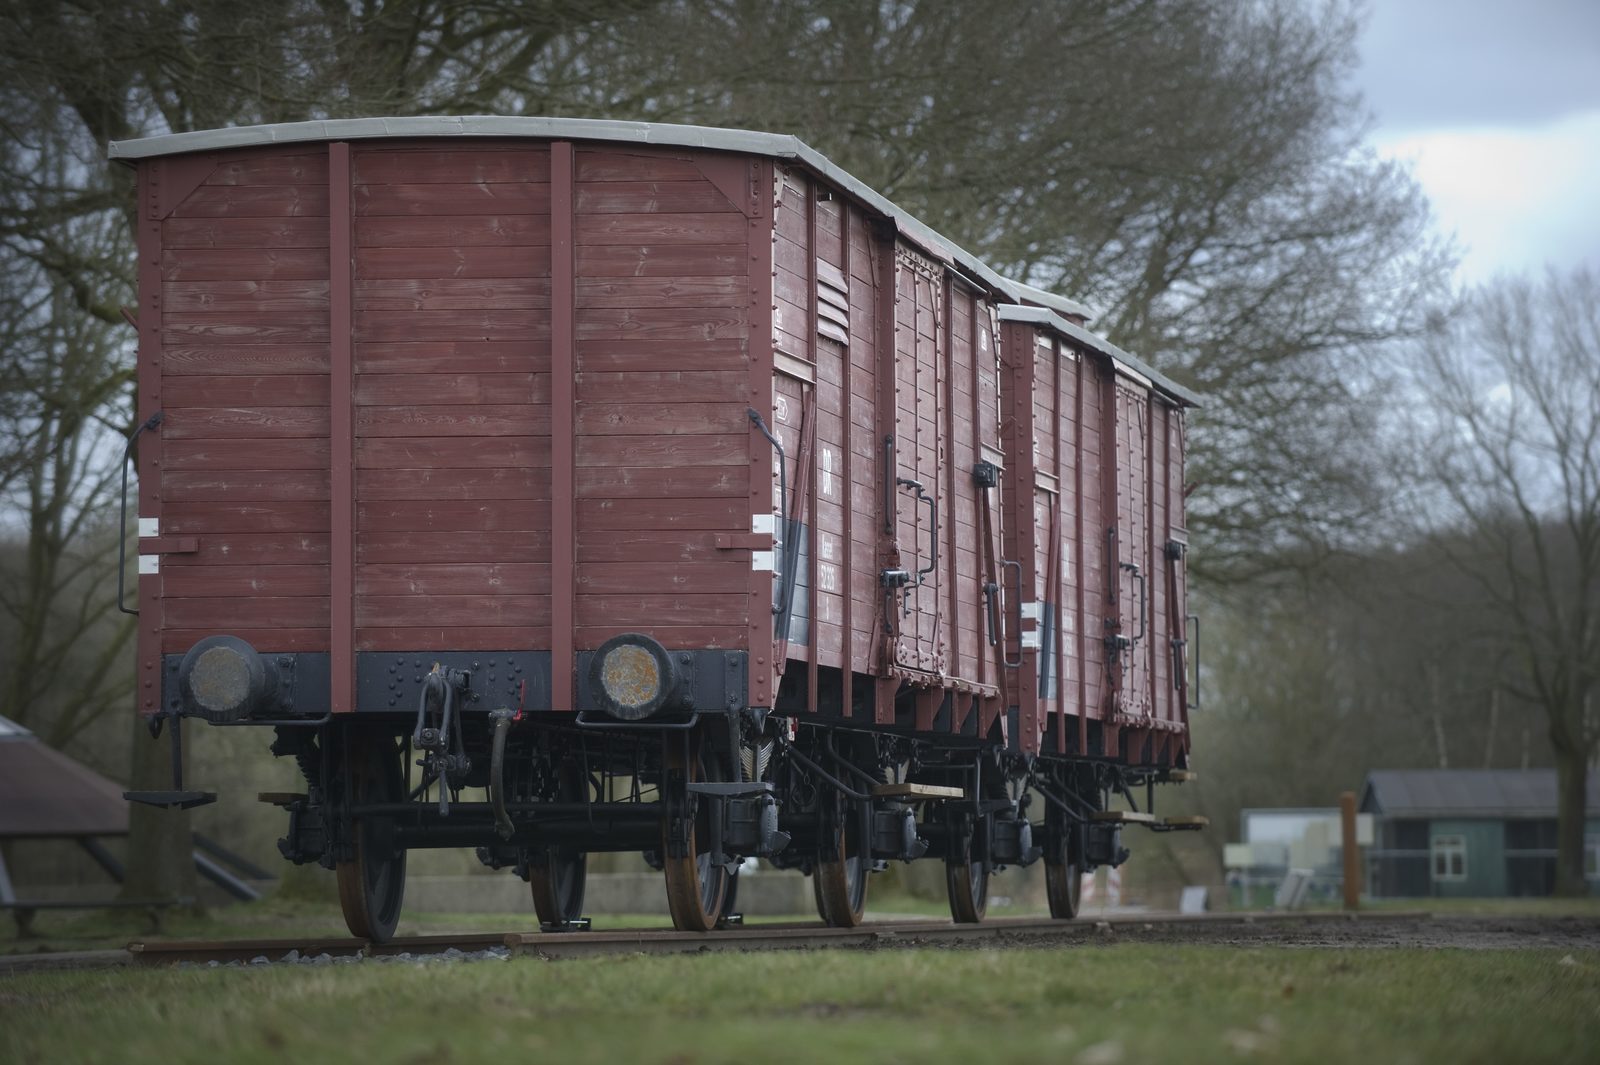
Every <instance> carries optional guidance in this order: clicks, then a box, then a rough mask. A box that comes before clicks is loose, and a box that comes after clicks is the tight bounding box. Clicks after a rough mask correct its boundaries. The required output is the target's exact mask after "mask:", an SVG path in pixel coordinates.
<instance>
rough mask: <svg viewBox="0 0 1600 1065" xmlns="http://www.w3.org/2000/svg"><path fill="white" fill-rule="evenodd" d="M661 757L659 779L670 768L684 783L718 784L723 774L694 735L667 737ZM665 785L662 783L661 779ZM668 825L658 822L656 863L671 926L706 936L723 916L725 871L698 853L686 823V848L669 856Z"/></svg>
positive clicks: (695, 833) (697, 836)
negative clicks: (663, 877) (677, 855)
mask: <svg viewBox="0 0 1600 1065" xmlns="http://www.w3.org/2000/svg"><path fill="white" fill-rule="evenodd" d="M665 744H666V745H665V748H664V750H663V754H662V768H663V770H664V772H663V774H662V776H663V778H665V776H666V775H667V774H668V773H671V772H672V771H673V770H679V771H681V772H683V774H684V779H685V780H688V781H695V780H701V779H711V780H718V779H721V777H722V776H723V774H722V773H721V772H720V771H719V770H718V767H717V760H716V757H715V755H713V754H710V753H709V752H707V751H706V750H705V749H704V743H703V742H702V739H701V737H700V736H699V734H697V733H694V734H691V735H690V736H689V737H687V742H685V738H684V737H683V736H682V735H680V734H679V733H673V732H669V733H667V735H666V741H665ZM662 783H663V786H665V783H666V781H665V779H663V781H662ZM670 832H671V825H670V824H669V823H668V820H667V819H666V818H665V817H663V818H662V820H661V865H662V871H663V872H664V873H665V874H666V880H667V908H668V909H669V910H670V911H671V912H672V926H673V927H674V928H676V929H678V930H679V931H681V932H709V931H711V930H712V929H713V928H715V927H716V926H717V921H718V920H720V919H721V917H722V910H723V904H724V902H725V901H726V898H727V893H728V880H729V876H728V871H727V870H726V869H724V868H723V867H722V866H720V865H717V864H715V863H713V862H712V860H711V852H710V851H709V850H705V849H702V847H701V833H700V830H699V827H698V825H696V824H695V823H694V819H691V822H690V825H689V845H688V848H687V853H686V854H685V855H684V856H683V857H681V858H674V857H672V848H671V846H670V845H669V838H668V836H669V833H670Z"/></svg>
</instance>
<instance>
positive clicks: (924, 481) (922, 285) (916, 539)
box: [885, 249, 947, 672]
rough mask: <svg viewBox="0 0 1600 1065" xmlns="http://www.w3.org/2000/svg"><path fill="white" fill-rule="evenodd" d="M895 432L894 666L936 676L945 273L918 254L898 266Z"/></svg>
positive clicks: (889, 501) (890, 501) (891, 488)
mask: <svg viewBox="0 0 1600 1065" xmlns="http://www.w3.org/2000/svg"><path fill="white" fill-rule="evenodd" d="M895 265H896V269H895V276H896V283H895V288H896V293H895V345H894V350H893V358H894V372H895V408H894V410H895V427H894V433H893V445H892V447H893V461H892V462H891V463H890V464H889V465H888V477H890V478H892V479H893V480H892V482H891V483H889V484H887V485H885V491H886V492H888V493H890V495H889V497H888V498H886V499H885V504H886V506H888V507H889V508H890V509H889V513H890V514H892V515H893V526H894V530H895V540H896V542H897V543H898V545H899V550H900V561H899V566H898V568H899V569H902V570H904V571H906V573H907V574H909V581H908V582H907V583H906V584H905V585H904V586H903V587H901V588H899V589H897V590H896V591H894V592H893V593H892V595H893V596H894V601H893V602H891V604H890V605H891V609H890V611H889V617H890V621H891V623H892V624H893V625H894V626H895V628H896V633H895V634H896V639H895V655H894V661H895V664H896V665H899V666H902V667H904V668H906V669H915V670H922V671H927V672H938V671H941V670H942V669H943V668H944V654H943V648H942V647H941V636H940V633H939V598H940V596H939V589H940V583H941V582H940V581H939V569H940V567H939V565H938V561H939V559H938V550H939V548H938V544H939V541H940V540H941V539H943V537H942V536H941V534H940V530H939V528H938V522H937V520H936V519H938V518H941V517H943V515H942V514H940V513H939V510H940V507H939V504H940V502H941V501H940V498H939V496H940V492H939V487H940V471H941V469H942V466H943V454H942V450H941V442H940V435H939V433H940V422H941V418H940V413H941V410H942V407H943V404H942V403H941V391H942V389H943V388H944V387H946V386H947V383H946V382H943V381H941V380H940V379H939V363H940V349H941V346H942V345H941V338H940V323H941V321H942V317H943V313H944V310H943V285H942V272H936V271H935V269H934V267H933V264H931V263H929V262H928V261H926V260H925V259H923V258H922V257H921V256H919V255H916V254H915V253H913V252H910V251H907V250H905V249H901V250H900V251H899V253H898V255H897V258H896V264H895Z"/></svg>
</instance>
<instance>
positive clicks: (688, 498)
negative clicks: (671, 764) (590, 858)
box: [573, 146, 769, 650]
mask: <svg viewBox="0 0 1600 1065" xmlns="http://www.w3.org/2000/svg"><path fill="white" fill-rule="evenodd" d="M704 162H705V159H704V157H702V156H697V155H695V154H693V153H683V154H672V153H664V152H650V151H641V152H632V151H627V150H620V149H612V148H590V147H583V146H579V148H578V150H577V152H576V158H575V178H576V181H575V203H574V208H573V209H574V218H573V232H574V245H575V259H576V285H575V292H574V304H575V306H574V321H575V333H576V360H575V368H576V371H577V372H576V380H575V392H574V398H575V401H576V408H575V427H574V429H575V437H574V451H575V453H574V462H575V465H576V471H575V477H574V481H573V491H574V495H575V500H574V501H573V505H574V507H575V511H576V516H577V529H578V534H577V543H578V553H577V557H576V569H577V572H576V585H577V587H576V593H577V594H576V626H577V644H576V646H577V648H578V649H579V650H584V649H592V648H594V647H596V646H598V645H599V644H600V643H602V642H604V641H605V640H606V639H608V638H609V637H611V636H614V635H616V634H617V633H620V632H628V631H641V632H649V633H651V634H653V635H654V636H655V637H656V638H657V639H659V640H661V642H662V643H663V644H665V645H666V646H667V647H669V648H672V647H690V646H718V647H747V646H748V642H747V638H746V622H747V612H748V611H750V610H752V609H757V610H765V609H767V608H768V605H769V604H767V603H765V602H762V603H756V604H751V603H750V602H749V596H748V595H746V594H745V589H746V587H747V586H748V583H749V573H750V551H749V550H747V549H746V550H718V549H715V548H708V546H707V545H708V544H709V543H710V542H711V541H710V540H708V539H707V537H706V535H705V534H708V533H709V534H715V533H717V532H726V533H747V532H749V530H750V513H751V511H750V503H749V500H750V495H751V492H750V483H749V476H748V472H747V471H748V466H747V463H748V458H749V449H750V445H749V439H748V429H749V422H748V420H747V419H746V417H745V411H746V409H747V408H748V407H749V406H750V405H751V404H750V399H749V397H748V395H747V391H748V385H747V380H748V371H749V365H750V336H749V305H750V292H749V284H748V278H747V274H748V271H747V269H746V265H747V260H746V254H745V252H746V247H747V245H748V243H749V242H750V241H751V239H752V237H751V233H750V226H749V222H748V219H747V218H746V215H745V213H744V207H745V205H744V204H743V203H742V202H735V201H734V200H733V199H730V197H729V195H728V194H727V191H726V190H724V189H723V188H720V187H719V186H718V184H717V183H716V182H715V181H713V180H712V178H711V177H710V176H708V174H707V172H706V169H705V168H704V167H703V165H702V163H704ZM707 165H712V164H707ZM643 544H653V545H655V547H654V548H650V549H643V550H647V551H648V552H649V554H648V555H644V556H641V554H640V553H639V551H640V550H641V548H642V545H643ZM697 640H698V641H700V642H699V643H696V642H695V641H697Z"/></svg>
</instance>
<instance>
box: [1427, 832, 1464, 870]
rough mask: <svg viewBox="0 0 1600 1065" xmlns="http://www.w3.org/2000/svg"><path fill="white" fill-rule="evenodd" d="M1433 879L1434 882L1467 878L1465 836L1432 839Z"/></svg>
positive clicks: (1435, 837)
mask: <svg viewBox="0 0 1600 1065" xmlns="http://www.w3.org/2000/svg"><path fill="white" fill-rule="evenodd" d="M1433 878H1434V879H1435V880H1465V879H1466V878H1467V838H1466V837H1465V836H1434V837H1433Z"/></svg>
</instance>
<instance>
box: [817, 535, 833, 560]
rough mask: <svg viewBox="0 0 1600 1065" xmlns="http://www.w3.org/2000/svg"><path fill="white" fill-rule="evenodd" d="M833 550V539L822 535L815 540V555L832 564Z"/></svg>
mask: <svg viewBox="0 0 1600 1065" xmlns="http://www.w3.org/2000/svg"><path fill="white" fill-rule="evenodd" d="M834 550H835V548H834V546H833V537H831V536H829V535H828V534H827V533H823V534H822V535H821V536H819V537H818V538H817V554H818V555H819V556H821V557H822V558H825V559H827V560H828V561H829V562H832V561H833V554H834Z"/></svg>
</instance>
